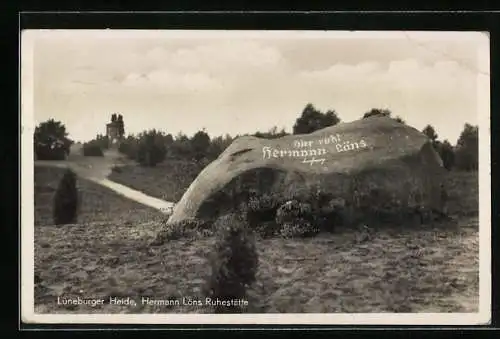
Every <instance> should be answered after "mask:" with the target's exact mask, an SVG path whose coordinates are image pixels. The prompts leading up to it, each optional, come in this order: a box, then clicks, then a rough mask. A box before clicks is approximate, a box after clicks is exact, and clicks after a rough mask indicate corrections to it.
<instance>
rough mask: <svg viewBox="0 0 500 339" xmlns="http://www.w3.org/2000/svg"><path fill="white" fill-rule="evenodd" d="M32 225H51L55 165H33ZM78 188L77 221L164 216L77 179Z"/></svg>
mask: <svg viewBox="0 0 500 339" xmlns="http://www.w3.org/2000/svg"><path fill="white" fill-rule="evenodd" d="M34 174H35V187H34V200H35V226H42V225H53V224H54V222H53V220H52V210H53V198H54V195H55V192H56V190H57V186H58V184H59V180H60V179H61V178H62V176H63V174H64V169H62V168H56V167H45V166H43V167H42V166H40V167H38V166H37V167H35V173H34ZM77 185H78V191H79V200H80V202H79V212H78V223H83V224H85V223H92V222H98V223H99V222H117V223H120V222H125V223H126V224H127V225H132V224H134V223H138V222H139V223H140V222H146V221H152V220H161V219H163V218H164V215H163V214H161V213H160V212H158V211H157V210H155V209H153V208H149V207H146V206H143V205H141V204H138V203H136V202H134V201H131V200H129V199H127V198H125V197H122V196H121V195H119V194H117V193H115V192H113V191H111V190H109V189H107V188H105V187H102V186H100V185H98V184H96V183H94V182H92V181H89V180H85V179H82V178H78V179H77Z"/></svg>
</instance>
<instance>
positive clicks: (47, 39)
mask: <svg viewBox="0 0 500 339" xmlns="http://www.w3.org/2000/svg"><path fill="white" fill-rule="evenodd" d="M20 44H21V53H20V58H21V88H20V96H21V103H22V104H21V125H22V126H21V127H22V133H21V139H22V140H21V142H22V148H21V157H22V163H21V230H20V233H21V251H22V259H21V286H20V289H21V291H20V293H21V313H22V320H23V321H24V322H26V323H37V324H60V323H74V324H105V323H107V324H287V325H291V324H295V325H297V324H309V325H310V324H314V325H337V324H339V325H340V324H342V325H345V324H348V325H366V324H370V325H371V324H380V325H470V324H487V323H489V321H490V317H491V270H490V267H491V240H490V239H491V210H490V205H491V199H490V196H491V195H490V194H491V190H490V141H489V140H490V122H489V121H490V102H489V100H490V87H489V82H490V74H489V72H490V66H489V36H488V34H487V33H485V32H446V31H427V32H416V31H349V32H348V31H231V30H227V31H223V30H221V31H216V30H185V31H180V30H114V29H107V30H24V31H22V32H21V37H20Z"/></svg>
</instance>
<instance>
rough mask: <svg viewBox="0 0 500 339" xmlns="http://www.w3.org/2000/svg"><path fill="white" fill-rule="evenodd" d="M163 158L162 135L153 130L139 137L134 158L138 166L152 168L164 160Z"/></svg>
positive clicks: (164, 150) (164, 153)
mask: <svg viewBox="0 0 500 339" xmlns="http://www.w3.org/2000/svg"><path fill="white" fill-rule="evenodd" d="M165 156H166V146H165V143H164V139H163V133H161V132H160V131H157V130H155V129H153V130H150V131H148V132H144V133H142V135H140V136H139V142H138V147H137V158H136V160H137V162H138V163H139V164H141V165H142V166H149V167H153V166H156V165H157V164H158V163H160V162H162V161H163V160H165Z"/></svg>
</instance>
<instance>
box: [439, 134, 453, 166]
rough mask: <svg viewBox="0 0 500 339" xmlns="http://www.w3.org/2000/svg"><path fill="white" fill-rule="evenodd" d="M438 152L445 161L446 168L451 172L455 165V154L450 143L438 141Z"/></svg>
mask: <svg viewBox="0 0 500 339" xmlns="http://www.w3.org/2000/svg"><path fill="white" fill-rule="evenodd" d="M437 152H438V153H439V155H440V156H441V159H442V160H443V166H444V168H446V169H447V170H448V171H449V170H451V169H452V168H453V166H454V165H455V152H454V150H453V146H452V145H451V144H450V142H449V141H448V140H445V141H443V142H439V141H438V142H437Z"/></svg>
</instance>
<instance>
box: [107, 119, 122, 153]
mask: <svg viewBox="0 0 500 339" xmlns="http://www.w3.org/2000/svg"><path fill="white" fill-rule="evenodd" d="M122 124H123V118H122V116H121V115H119V116H117V115H116V114H114V113H113V115H111V122H110V123H107V124H106V136H107V137H108V140H109V147H118V145H119V142H120V140H121V138H122V137H123V135H121V133H120V132H121V131H120V126H121V125H122Z"/></svg>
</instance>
